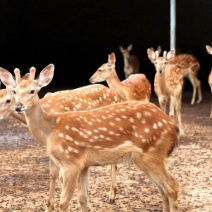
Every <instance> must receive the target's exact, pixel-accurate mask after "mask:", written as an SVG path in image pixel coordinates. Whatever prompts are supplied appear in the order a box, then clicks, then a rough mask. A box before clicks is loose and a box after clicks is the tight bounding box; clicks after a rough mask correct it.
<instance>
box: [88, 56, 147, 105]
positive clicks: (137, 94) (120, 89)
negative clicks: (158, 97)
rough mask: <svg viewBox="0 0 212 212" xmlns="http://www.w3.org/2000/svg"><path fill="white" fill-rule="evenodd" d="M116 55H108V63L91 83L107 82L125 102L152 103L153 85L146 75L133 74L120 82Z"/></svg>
mask: <svg viewBox="0 0 212 212" xmlns="http://www.w3.org/2000/svg"><path fill="white" fill-rule="evenodd" d="M115 63H116V55H115V54H114V53H111V54H109V55H108V62H107V63H104V64H103V65H102V66H100V67H99V68H98V70H97V71H96V72H95V73H94V74H93V75H92V76H91V77H90V79H89V81H90V82H91V83H97V82H103V81H106V82H107V84H108V86H109V88H111V89H114V90H115V91H116V92H117V93H118V94H119V96H120V97H121V99H122V100H123V101H126V100H144V101H150V97H151V84H150V82H149V81H148V79H147V78H146V76H145V75H144V74H132V75H130V76H129V77H128V78H127V79H125V80H124V81H122V82H121V81H120V79H119V77H118V75H117V73H116V69H115Z"/></svg>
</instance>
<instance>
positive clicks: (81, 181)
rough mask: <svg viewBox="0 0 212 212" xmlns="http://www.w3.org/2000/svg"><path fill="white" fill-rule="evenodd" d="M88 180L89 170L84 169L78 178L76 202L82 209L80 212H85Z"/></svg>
mask: <svg viewBox="0 0 212 212" xmlns="http://www.w3.org/2000/svg"><path fill="white" fill-rule="evenodd" d="M88 180H89V168H85V169H84V170H82V172H81V173H80V176H79V178H78V186H77V187H78V200H79V203H80V205H81V208H82V212H87V211H88V209H87V196H88Z"/></svg>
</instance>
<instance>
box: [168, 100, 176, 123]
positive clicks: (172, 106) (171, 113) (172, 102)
mask: <svg viewBox="0 0 212 212" xmlns="http://www.w3.org/2000/svg"><path fill="white" fill-rule="evenodd" d="M175 105H176V98H175V97H174V96H171V98H170V105H169V117H170V118H171V119H172V120H173V121H174V122H175V123H177V120H176V118H175V111H174V110H175Z"/></svg>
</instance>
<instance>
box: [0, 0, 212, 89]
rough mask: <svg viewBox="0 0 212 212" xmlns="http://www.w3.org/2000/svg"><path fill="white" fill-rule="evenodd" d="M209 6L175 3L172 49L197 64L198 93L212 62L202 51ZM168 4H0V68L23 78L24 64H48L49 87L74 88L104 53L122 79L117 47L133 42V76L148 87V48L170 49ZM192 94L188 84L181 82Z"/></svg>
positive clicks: (66, 0)
mask: <svg viewBox="0 0 212 212" xmlns="http://www.w3.org/2000/svg"><path fill="white" fill-rule="evenodd" d="M211 11H212V1H211V0H198V1H197V0H195V1H194V0H193V1H191V0H176V14H177V17H176V30H177V33H176V50H177V52H185V53H192V54H193V55H194V56H195V57H196V58H197V59H198V60H199V61H200V64H201V69H200V71H199V74H198V77H199V79H200V80H201V81H202V88H203V90H209V85H208V82H207V78H208V75H209V72H210V69H211V67H212V56H211V55H209V54H208V53H207V51H206V49H205V45H210V44H211V42H212V14H211ZM169 18H170V1H169V0H164V1H161V0H154V1H153V0H152V1H151V0H150V1H145V0H131V1H128V0H125V1H124V0H115V1H111V0H107V1H104V0H87V1H86V0H80V1H77V0H43V1H39V0H28V1H27V0H21V1H20V0H19V1H18V0H1V1H0V66H1V67H3V68H5V69H7V70H9V71H11V72H13V69H14V68H15V67H18V68H20V69H21V71H22V74H24V73H26V72H28V70H29V68H30V67H31V66H35V67H36V68H37V75H38V73H39V72H40V71H41V70H42V69H43V68H44V67H45V66H47V65H48V64H50V63H53V64H54V65H55V76H54V79H53V81H52V82H51V83H50V85H48V87H47V88H50V87H58V88H60V87H61V88H62V87H68V88H75V87H79V86H84V85H88V84H89V81H88V79H89V78H90V76H91V75H92V74H93V73H94V72H95V71H96V70H97V68H98V67H99V66H100V65H102V64H103V63H105V62H107V57H108V54H109V53H111V52H114V53H115V54H116V58H117V62H116V70H117V73H118V75H119V76H120V79H121V80H123V79H124V73H123V57H122V55H121V53H120V52H119V49H118V47H119V45H120V44H121V45H123V46H124V47H126V46H127V45H129V44H130V43H133V50H132V54H136V55H137V56H138V57H139V59H140V62H141V68H140V72H142V73H144V74H146V76H147V78H148V79H149V80H150V82H151V83H153V79H154V74H155V69H154V67H153V65H152V64H151V62H150V61H149V59H148V58H147V53H146V52H147V48H149V47H154V48H157V46H158V45H161V46H162V50H169V48H170V20H169ZM185 86H187V88H188V89H191V88H192V87H191V85H190V83H189V82H188V83H186V84H185Z"/></svg>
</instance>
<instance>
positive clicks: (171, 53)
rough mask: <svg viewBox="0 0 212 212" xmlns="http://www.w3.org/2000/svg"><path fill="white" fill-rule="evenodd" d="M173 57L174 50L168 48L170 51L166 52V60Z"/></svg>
mask: <svg viewBox="0 0 212 212" xmlns="http://www.w3.org/2000/svg"><path fill="white" fill-rule="evenodd" d="M174 57H175V50H174V49H172V50H170V51H169V52H168V53H167V56H166V59H167V60H171V59H173V58H174Z"/></svg>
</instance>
